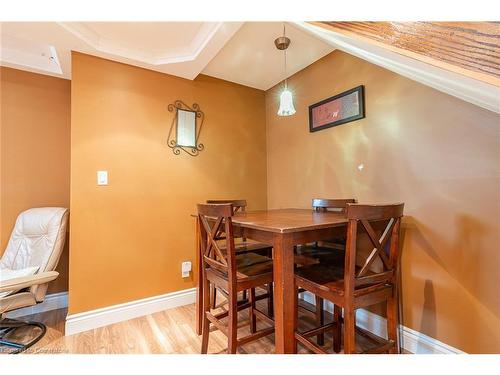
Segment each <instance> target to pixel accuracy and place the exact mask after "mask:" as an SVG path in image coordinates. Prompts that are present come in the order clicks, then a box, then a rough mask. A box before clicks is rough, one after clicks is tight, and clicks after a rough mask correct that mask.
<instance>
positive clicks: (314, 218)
mask: <svg viewBox="0 0 500 375" xmlns="http://www.w3.org/2000/svg"><path fill="white" fill-rule="evenodd" d="M346 223H347V218H346V215H345V214H341V213H335V212H315V211H313V210H311V209H297V208H286V209H278V210H263V211H246V212H238V213H236V214H235V215H234V216H233V224H234V225H240V226H242V227H245V228H253V229H259V230H263V231H266V232H274V233H291V232H301V231H305V230H311V229H322V228H331V227H335V226H341V225H345V224H346Z"/></svg>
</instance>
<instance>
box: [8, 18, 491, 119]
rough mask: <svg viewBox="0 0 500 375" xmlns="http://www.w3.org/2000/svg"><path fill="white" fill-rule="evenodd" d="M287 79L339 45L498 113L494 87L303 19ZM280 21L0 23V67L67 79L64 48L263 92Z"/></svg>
mask: <svg viewBox="0 0 500 375" xmlns="http://www.w3.org/2000/svg"><path fill="white" fill-rule="evenodd" d="M286 25H287V36H289V37H290V39H291V44H290V47H289V49H288V52H287V53H288V69H287V76H290V75H292V74H294V73H296V72H297V71H299V70H301V69H303V68H305V67H306V66H308V65H310V64H312V63H313V62H315V61H316V60H318V59H319V58H321V57H323V56H324V55H326V54H328V53H329V52H331V51H333V50H334V49H340V50H342V51H345V52H347V53H349V54H352V55H355V56H358V57H360V58H362V59H364V60H367V61H369V62H371V63H374V64H377V65H380V66H382V67H384V68H386V69H389V70H392V71H394V72H396V73H398V74H401V75H403V76H406V77H408V78H410V79H413V80H415V81H418V82H421V83H423V84H425V85H428V86H431V87H433V88H435V89H437V90H440V91H443V92H446V93H448V94H450V95H454V96H456V97H458V98H461V99H462V100H465V101H468V102H471V103H473V104H475V105H478V106H481V107H483V108H487V109H489V110H492V111H495V112H500V105H499V100H498V98H499V97H500V88H499V87H497V86H494V85H489V84H487V83H484V82H481V81H477V80H474V79H472V78H469V77H466V76H463V75H460V74H457V73H453V72H450V71H447V70H444V69H441V68H438V67H436V66H433V65H430V64H426V63H423V62H420V61H418V60H415V59H411V58H409V57H406V56H403V55H400V54H397V53H395V52H392V51H389V50H387V49H384V48H382V47H380V46H376V45H373V44H370V43H368V42H366V41H363V40H360V39H356V38H354V37H348V36H345V35H340V34H338V33H336V32H333V31H329V30H325V29H323V28H320V27H317V26H314V25H311V24H309V23H306V22H293V23H287V24H286ZM282 32H283V24H282V23H281V22H246V23H244V22H3V23H0V40H1V44H0V65H4V66H10V67H13V68H17V69H23V70H28V71H32V72H36V73H42V74H48V75H52V76H56V77H63V78H67V79H71V51H72V50H73V51H79V52H83V53H87V54H91V55H95V56H100V57H103V58H107V59H111V60H115V61H120V62H123V63H127V64H131V65H136V66H140V67H143V68H146V69H151V70H155V71H159V72H163V73H168V74H172V75H175V76H179V77H183V78H187V79H194V78H196V77H197V76H198V74H200V73H203V74H207V75H210V76H213V77H218V78H221V79H225V80H228V81H232V82H236V83H240V84H243V85H246V86H250V87H255V88H258V89H262V90H267V89H269V88H270V87H272V86H274V85H276V84H277V83H279V82H280V81H282V80H283V79H284V70H283V52H282V51H278V50H277V49H276V48H275V47H274V39H275V38H276V37H278V36H280V35H282Z"/></svg>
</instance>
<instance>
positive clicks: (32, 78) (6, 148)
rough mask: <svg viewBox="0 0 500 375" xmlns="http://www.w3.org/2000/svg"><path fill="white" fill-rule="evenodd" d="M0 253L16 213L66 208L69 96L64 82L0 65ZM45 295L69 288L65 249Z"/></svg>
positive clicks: (68, 155)
mask: <svg viewBox="0 0 500 375" xmlns="http://www.w3.org/2000/svg"><path fill="white" fill-rule="evenodd" d="M0 82H1V90H0V91H1V130H0V135H1V146H0V148H1V152H0V154H1V157H0V158H1V173H0V176H1V179H0V192H1V193H0V230H1V232H0V255H1V254H2V253H3V252H4V250H5V248H6V246H7V242H8V241H9V237H10V234H11V231H12V228H13V227H14V223H15V221H16V218H17V215H18V214H19V213H20V212H21V211H23V210H26V209H28V208H30V207H41V206H62V207H69V174H70V173H69V168H70V160H69V158H70V124H71V123H70V95H71V88H70V86H71V82H70V81H68V80H65V79H60V78H54V77H49V76H45V75H40V74H34V73H28V72H24V71H20V70H16V69H10V68H4V67H0ZM57 270H58V271H59V272H60V275H59V278H58V279H57V280H56V281H54V282H53V283H51V285H50V287H49V293H50V292H60V291H65V290H67V288H68V250H67V246H66V248H65V250H64V252H63V255H62V257H61V260H60V262H59V266H58V268H57Z"/></svg>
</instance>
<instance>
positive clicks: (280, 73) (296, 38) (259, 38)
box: [203, 22, 334, 90]
mask: <svg viewBox="0 0 500 375" xmlns="http://www.w3.org/2000/svg"><path fill="white" fill-rule="evenodd" d="M281 35H283V23H281V22H246V23H245V24H244V25H243V26H242V27H241V29H240V30H239V31H238V32H237V33H236V34H235V35H234V36H233V37H232V38H231V40H230V41H229V42H227V44H226V45H225V46H224V48H223V49H221V50H220V52H219V53H218V54H217V56H215V57H214V58H213V60H212V61H210V63H209V64H208V65H207V66H206V67H205V69H204V70H203V73H204V74H207V75H209V76H213V77H217V78H221V79H225V80H227V81H232V82H237V83H241V84H242V85H246V86H251V87H256V88H258V89H261V90H267V89H269V88H271V87H273V86H274V85H276V84H277V83H278V82H279V81H281V80H282V79H284V78H285V73H284V55H283V51H280V50H278V49H277V48H276V47H275V46H274V39H276V38H277V37H279V36H281ZM286 36H287V37H289V38H290V40H291V43H290V46H289V47H288V49H287V76H291V75H293V74H295V73H297V72H298V71H299V70H302V69H304V68H305V67H306V66H308V65H310V64H312V63H313V62H315V61H316V60H318V59H320V58H321V57H323V56H325V55H327V54H328V53H330V52H332V51H333V50H334V47H332V46H331V45H329V44H328V43H325V42H323V41H322V40H320V39H318V38H316V37H314V36H312V35H311V34H309V33H307V32H304V31H303V30H300V29H297V28H296V27H294V26H293V24H287V25H286Z"/></svg>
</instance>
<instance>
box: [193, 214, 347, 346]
mask: <svg viewBox="0 0 500 375" xmlns="http://www.w3.org/2000/svg"><path fill="white" fill-rule="evenodd" d="M197 222H198V220H197ZM347 222H348V220H347V216H346V214H345V213H342V212H331V211H328V212H317V211H313V210H311V209H296V208H287V209H270V210H259V211H246V212H237V213H235V214H234V216H233V217H232V223H233V228H234V232H235V235H238V236H241V237H245V238H247V239H250V240H254V241H258V242H262V243H266V244H269V245H271V246H272V247H273V279H274V324H275V352H276V353H279V354H291V353H296V352H297V343H296V340H295V327H296V324H297V323H296V321H297V317H296V314H297V299H296V290H295V282H294V247H295V246H296V245H300V244H306V243H311V242H316V241H325V240H330V239H333V238H338V237H341V236H345V233H346V226H347ZM196 232H197V233H196V238H197V243H196V247H197V262H198V267H197V272H198V277H197V293H196V331H197V333H198V334H201V328H202V327H201V325H202V321H203V319H202V317H203V315H202V314H203V310H202V301H201V298H202V296H203V289H202V288H203V283H202V282H201V280H202V277H201V267H200V250H199V249H200V243H201V242H200V241H201V239H200V235H199V233H200V232H199V226H198V224H197V226H196Z"/></svg>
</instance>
